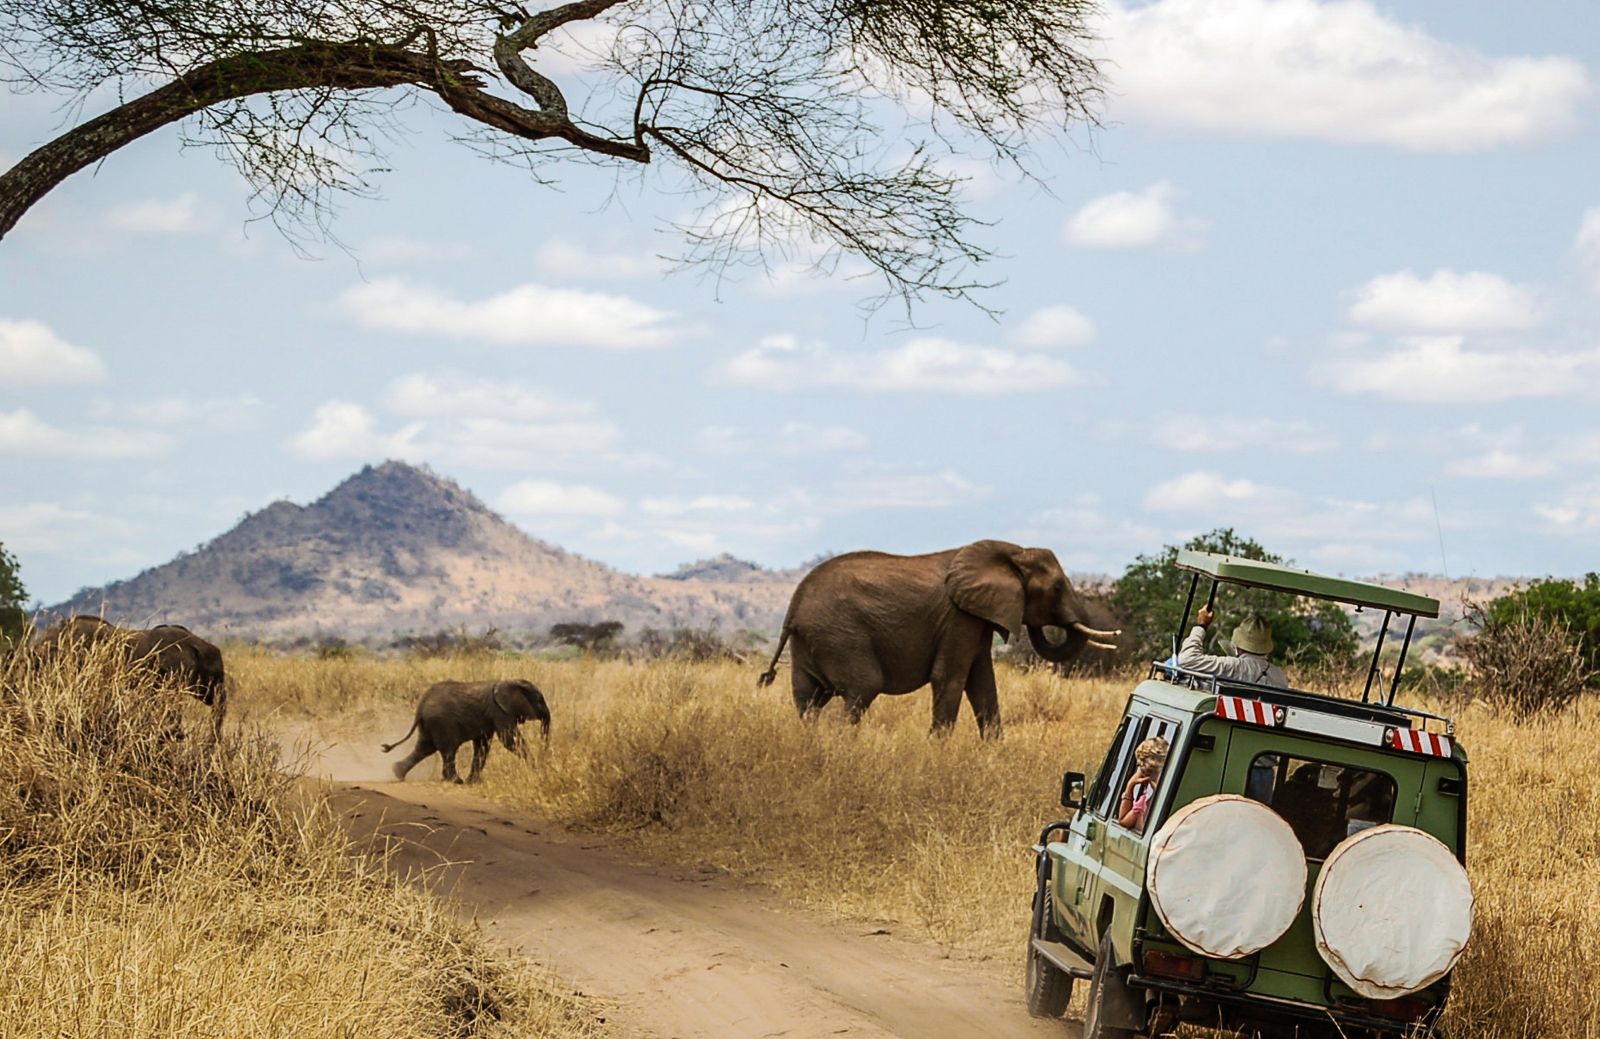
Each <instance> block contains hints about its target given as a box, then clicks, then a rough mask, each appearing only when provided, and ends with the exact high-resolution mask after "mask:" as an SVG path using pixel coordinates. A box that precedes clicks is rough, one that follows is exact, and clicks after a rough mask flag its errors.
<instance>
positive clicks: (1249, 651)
mask: <svg viewBox="0 0 1600 1039" xmlns="http://www.w3.org/2000/svg"><path fill="white" fill-rule="evenodd" d="M1216 616H1217V615H1216V612H1215V611H1213V610H1212V609H1211V607H1209V606H1202V607H1200V612H1199V613H1197V614H1195V621H1196V623H1195V626H1194V630H1192V631H1190V632H1189V637H1188V638H1186V639H1184V640H1183V648H1182V649H1180V650H1179V651H1178V666H1179V667H1181V668H1183V669H1184V670H1185V671H1193V672H1195V673H1196V674H1201V675H1216V676H1217V677H1218V678H1221V679H1225V680H1228V681H1233V682H1253V683H1255V684H1256V685H1271V686H1277V687H1278V688H1280V689H1283V688H1287V687H1288V685H1289V679H1288V678H1286V677H1284V674H1283V669H1282V668H1281V667H1279V666H1278V665H1277V664H1274V663H1273V662H1272V660H1271V657H1272V625H1270V624H1268V623H1267V619H1266V618H1265V617H1263V616H1261V614H1259V613H1252V614H1250V615H1249V616H1247V617H1246V618H1245V619H1244V620H1242V621H1240V622H1239V626H1238V627H1236V628H1234V629H1233V638H1232V640H1231V641H1232V644H1233V653H1234V655H1233V656H1231V657H1228V656H1212V655H1210V654H1208V653H1206V629H1207V628H1208V627H1210V626H1211V622H1212V621H1213V620H1215V619H1216Z"/></svg>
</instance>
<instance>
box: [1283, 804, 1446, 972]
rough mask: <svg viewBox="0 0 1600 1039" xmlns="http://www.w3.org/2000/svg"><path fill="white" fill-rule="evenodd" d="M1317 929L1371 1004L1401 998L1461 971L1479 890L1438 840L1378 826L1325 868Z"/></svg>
mask: <svg viewBox="0 0 1600 1039" xmlns="http://www.w3.org/2000/svg"><path fill="white" fill-rule="evenodd" d="M1311 924H1312V929H1313V930H1314V931H1315V933H1316V937H1317V951H1318V952H1319V953H1321V954H1322V958H1323V960H1325V961H1326V962H1327V964H1328V966H1329V967H1332V968H1333V972H1334V973H1335V974H1337V975H1338V976H1339V980H1340V981H1343V982H1344V983H1345V984H1346V985H1349V986H1350V987H1351V988H1353V989H1355V990H1356V991H1357V992H1359V993H1360V994H1361V995H1363V996H1365V997H1367V998H1368V999H1396V998H1399V997H1400V996H1404V995H1407V994H1409V993H1412V992H1415V991H1417V990H1418V989H1422V988H1426V987H1427V986H1429V985H1431V984H1433V983H1434V982H1435V981H1438V980H1439V979H1440V978H1442V977H1444V975H1445V973H1446V972H1447V971H1449V970H1450V968H1451V967H1452V966H1454V965H1455V962H1456V958H1457V957H1459V956H1460V955H1461V950H1462V949H1463V948H1465V947H1466V944H1467V939H1468V938H1470V937H1471V935H1472V883H1471V881H1469V880H1468V879H1467V871H1466V870H1464V869H1462V868H1461V863H1459V862H1457V861H1456V857H1455V855H1453V854H1452V853H1451V851H1450V849H1449V848H1446V847H1445V846H1444V845H1443V844H1442V843H1440V842H1439V841H1438V840H1437V839H1436V838H1434V837H1433V836H1431V835H1430V834H1426V833H1423V832H1422V831H1421V830H1418V829H1415V828H1413V827H1410V826H1396V825H1385V826H1374V827H1373V828H1371V829H1370V830H1362V831H1361V832H1360V833H1357V834H1354V835H1352V836H1350V837H1346V838H1345V839H1344V840H1343V841H1341V842H1340V844H1339V846H1338V847H1336V848H1334V849H1333V852H1332V853H1331V854H1329V856H1328V858H1327V861H1325V862H1324V863H1323V864H1322V874H1321V875H1320V876H1319V877H1317V884H1316V888H1315V890H1313V891H1312V893H1311Z"/></svg>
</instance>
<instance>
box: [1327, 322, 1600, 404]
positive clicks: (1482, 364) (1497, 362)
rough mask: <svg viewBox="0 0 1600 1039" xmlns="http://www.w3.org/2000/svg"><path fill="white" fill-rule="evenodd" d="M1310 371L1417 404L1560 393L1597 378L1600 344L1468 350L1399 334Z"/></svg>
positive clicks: (1337, 384)
mask: <svg viewBox="0 0 1600 1039" xmlns="http://www.w3.org/2000/svg"><path fill="white" fill-rule="evenodd" d="M1316 374H1317V375H1318V377H1319V378H1320V379H1321V380H1322V381H1323V382H1326V383H1327V384H1329V385H1331V386H1333V387H1334V388H1336V389H1339V390H1342V391H1344V392H1345V393H1370V394H1372V395H1374V396H1378V397H1388V398H1391V399H1394V400H1407V401H1415V402H1418V403H1423V404H1462V403H1482V402H1487V401H1501V400H1515V399H1520V398H1538V397H1564V396H1568V395H1570V394H1574V393H1582V392H1586V391H1587V392H1592V391H1593V389H1594V387H1595V386H1597V385H1600V350H1585V351H1577V352H1567V353H1556V352H1546V351H1538V350H1528V349H1498V350H1491V349H1479V350H1469V349H1467V348H1466V347H1465V346H1464V345H1463V342H1462V339H1461V337H1459V336H1440V337H1429V338H1422V337H1418V338H1405V339H1401V340H1400V341H1399V342H1398V343H1396V344H1395V345H1394V346H1393V347H1392V348H1391V349H1389V350H1387V351H1385V352H1377V353H1371V352H1369V353H1366V354H1364V355H1361V356H1356V355H1351V356H1346V357H1341V358H1337V359H1336V360H1334V361H1333V362H1330V363H1329V364H1327V365H1326V366H1323V367H1321V368H1319V369H1317V370H1316Z"/></svg>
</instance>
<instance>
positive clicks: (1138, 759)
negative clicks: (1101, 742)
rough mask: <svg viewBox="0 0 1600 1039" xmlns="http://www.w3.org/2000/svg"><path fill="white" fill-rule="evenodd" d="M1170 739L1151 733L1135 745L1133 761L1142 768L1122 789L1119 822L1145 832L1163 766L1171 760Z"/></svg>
mask: <svg viewBox="0 0 1600 1039" xmlns="http://www.w3.org/2000/svg"><path fill="white" fill-rule="evenodd" d="M1168 749H1169V747H1168V745H1167V741H1166V740H1164V739H1162V738H1161V737H1160V736H1151V737H1150V738H1149V739H1147V740H1144V741H1143V742H1141V743H1140V744H1139V745H1138V746H1137V747H1135V748H1133V760H1134V763H1135V764H1136V765H1138V768H1136V769H1134V771H1133V775H1131V776H1129V777H1128V782H1127V785H1126V786H1124V787H1123V788H1122V800H1121V801H1120V802H1118V804H1117V825H1118V826H1122V827H1124V828H1126V829H1129V830H1132V831H1133V832H1134V833H1143V832H1144V826H1145V823H1147V822H1149V820H1150V802H1152V801H1154V800H1155V796H1156V784H1158V783H1159V782H1161V769H1162V768H1163V767H1164V766H1165V765H1166V763H1167V751H1168Z"/></svg>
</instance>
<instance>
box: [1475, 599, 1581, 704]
mask: <svg viewBox="0 0 1600 1039" xmlns="http://www.w3.org/2000/svg"><path fill="white" fill-rule="evenodd" d="M1480 612H1481V613H1482V615H1483V616H1484V618H1486V619H1487V620H1489V621H1491V622H1495V623H1501V624H1505V623H1509V622H1511V621H1513V620H1516V619H1518V618H1521V617H1524V616H1526V617H1540V618H1545V619H1548V620H1551V621H1554V622H1555V623H1557V624H1559V625H1560V626H1561V627H1562V628H1563V629H1565V631H1566V633H1567V636H1568V637H1569V638H1571V639H1572V640H1573V642H1574V643H1575V644H1576V645H1577V647H1578V652H1579V653H1580V654H1581V655H1582V656H1583V664H1584V667H1585V668H1587V669H1588V671H1589V673H1590V676H1591V681H1593V680H1594V676H1596V675H1600V574H1594V573H1591V574H1588V575H1586V576H1585V577H1584V579H1583V583H1582V584H1581V585H1580V584H1579V583H1578V582H1576V581H1569V580H1565V579H1556V578H1546V579H1544V580H1542V581H1534V582H1533V583H1532V584H1530V585H1528V586H1527V587H1526V588H1520V589H1518V590H1517V591H1515V592H1512V593H1511V594H1510V595H1505V596H1501V597H1500V598H1498V599H1496V600H1494V601H1493V602H1490V603H1487V604H1485V605H1484V606H1483V607H1482V608H1481V610H1480Z"/></svg>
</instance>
